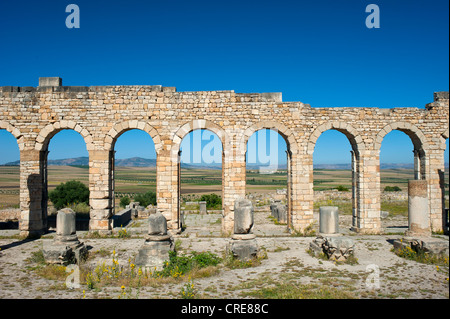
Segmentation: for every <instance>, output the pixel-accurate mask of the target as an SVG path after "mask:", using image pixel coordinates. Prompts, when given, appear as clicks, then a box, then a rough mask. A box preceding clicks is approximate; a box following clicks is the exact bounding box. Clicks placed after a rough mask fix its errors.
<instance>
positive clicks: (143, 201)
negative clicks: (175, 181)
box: [134, 191, 156, 207]
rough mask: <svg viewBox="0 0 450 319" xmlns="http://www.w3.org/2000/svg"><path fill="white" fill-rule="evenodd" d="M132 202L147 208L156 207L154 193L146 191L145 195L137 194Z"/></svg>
mask: <svg viewBox="0 0 450 319" xmlns="http://www.w3.org/2000/svg"><path fill="white" fill-rule="evenodd" d="M134 201H136V202H139V205H141V206H144V207H147V206H148V205H150V204H151V205H156V193H155V192H152V191H148V192H147V193H145V194H138V195H136V196H134Z"/></svg>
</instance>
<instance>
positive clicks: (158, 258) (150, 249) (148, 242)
mask: <svg viewBox="0 0 450 319" xmlns="http://www.w3.org/2000/svg"><path fill="white" fill-rule="evenodd" d="M173 250H174V247H173V239H172V237H171V236H170V235H169V234H168V233H167V220H166V218H165V217H164V216H163V215H162V214H161V213H160V212H156V213H154V214H151V215H150V216H149V218H148V235H147V238H146V239H145V242H144V246H143V247H142V248H141V249H140V250H139V252H138V255H137V257H136V265H138V266H143V267H149V268H151V269H152V270H153V269H154V268H156V270H161V269H162V268H163V266H164V261H166V260H169V252H170V251H173Z"/></svg>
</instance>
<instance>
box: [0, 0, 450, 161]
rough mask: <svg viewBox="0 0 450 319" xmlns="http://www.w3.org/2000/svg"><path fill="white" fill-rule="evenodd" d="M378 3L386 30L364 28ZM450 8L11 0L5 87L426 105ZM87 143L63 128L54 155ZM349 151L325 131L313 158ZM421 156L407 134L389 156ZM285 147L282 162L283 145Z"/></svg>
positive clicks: (387, 148) (2, 6) (442, 4)
mask: <svg viewBox="0 0 450 319" xmlns="http://www.w3.org/2000/svg"><path fill="white" fill-rule="evenodd" d="M70 3H75V4H77V5H78V6H79V8H80V28H79V29H68V28H66V26H65V20H66V17H67V15H68V13H66V12H65V8H66V6H67V5H68V4H70ZM370 3H375V4H377V5H378V6H379V8H380V28H379V29H368V28H367V27H366V25H365V19H366V17H367V15H368V13H366V12H365V8H366V6H367V5H368V4H370ZM448 12H449V3H448V1H447V0H445V1H436V0H435V1H432V2H430V1H428V2H427V1H423V0H420V1H418V0H412V1H406V0H396V1H392V0H390V1H378V0H370V1H362V0H345V1H344V0H337V1H336V0H334V1H331V0H330V1H320V0H319V1H293V0H290V1H287V0H277V1H273V0H271V1H266V0H258V1H249V0H240V1H237V0H227V1H196V0H191V1H178V0H173V1H161V0H160V1H152V0H150V1H143V0H142V1H137V0H127V1H82V0H70V1H63V0H57V1H46V0H42V1H21V2H20V4H18V2H14V1H10V0H3V1H1V2H0V36H1V39H2V41H1V50H0V58H1V59H2V61H3V63H1V64H0V86H3V85H14V86H37V85H38V78H39V77H42V76H60V77H62V78H63V85H83V86H89V85H119V84H120V85H152V84H161V85H163V86H175V87H177V90H178V91H196V90H235V91H236V92H283V100H284V101H301V102H304V103H309V104H311V106H312V107H343V106H354V107H382V108H386V107H387V108H390V107H406V106H410V107H420V108H423V107H424V105H425V104H426V103H429V102H432V100H433V92H434V91H448V89H449V82H448V79H449V71H448V70H449V62H448V59H449V42H448V41H449V40H448V39H449V34H448V33H449V20H448ZM127 136H128V137H127ZM139 136H140V135H136V134H135V133H134V132H130V133H128V134H126V135H125V134H124V135H123V136H122V137H121V139H124V140H126V139H127V138H128V142H123V146H121V147H120V148H119V146H120V143H121V139H119V141H118V144H117V145H116V149H117V150H118V153H117V157H118V158H124V157H131V154H132V153H133V152H132V151H126V150H127V147H129V148H130V150H133V149H136V148H137V147H136V146H138V145H141V143H142V141H141V139H140V137H139ZM77 138H80V137H79V136H78V137H75V134H71V133H70V132H65V131H63V132H61V133H58V134H57V135H56V136H55V137H54V139H53V140H52V141H51V144H50V148H51V149H50V151H51V153H50V158H64V157H73V156H87V152H86V151H85V146H84V143H77V142H76V140H77ZM59 139H61V142H59ZM9 141H10V140H9V139H8V136H7V134H5V133H4V132H0V145H1V148H2V152H1V155H0V163H5V162H8V161H11V160H17V159H18V150H15V149H14V147H17V146H16V145H14V143H10V142H9ZM81 141H82V140H81ZM280 142H282V141H281V140H280ZM149 143H152V142H149ZM282 144H283V143H278V145H282ZM447 144H448V142H447ZM68 145H70V146H69V147H68V149H64V147H67V146H68ZM133 146H135V147H133ZM151 146H152V145H150V146H149V149H152V147H151ZM53 148H54V149H53ZM122 148H124V149H125V151H123V154H124V155H123V156H122V155H121V154H122V153H121V151H120V150H119V149H122ZM322 149H323V150H322ZM349 150H350V144H349V143H348V141H347V140H346V138H345V137H344V136H343V135H342V134H341V133H338V132H331V131H330V132H325V133H324V134H323V135H322V136H321V137H320V138H319V140H318V144H317V147H316V151H315V153H314V160H315V162H316V163H327V162H329V161H332V162H336V163H346V162H349V161H350V155H349ZM411 151H412V144H411V142H410V140H409V139H408V138H407V137H406V135H404V134H403V133H398V132H392V133H390V134H389V135H388V136H387V137H386V139H385V141H384V142H383V145H382V152H381V161H382V162H383V161H384V162H412V152H411ZM75 153H76V154H75ZM277 153H278V154H280V161H282V160H283V159H284V149H280V150H279V152H277ZM152 154H153V155H154V150H147V148H146V149H145V150H143V151H142V152H140V153H139V154H134V153H133V156H141V157H151V156H152ZM330 154H333V156H330ZM384 154H386V155H384ZM446 161H448V147H447V152H446Z"/></svg>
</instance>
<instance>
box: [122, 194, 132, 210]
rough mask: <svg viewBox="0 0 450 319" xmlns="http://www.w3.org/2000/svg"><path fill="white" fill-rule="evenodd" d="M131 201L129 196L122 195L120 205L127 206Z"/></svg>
mask: <svg viewBox="0 0 450 319" xmlns="http://www.w3.org/2000/svg"><path fill="white" fill-rule="evenodd" d="M130 202H131V199H130V198H129V197H128V196H125V197H122V198H121V199H120V207H123V208H125V207H126V206H127V205H129V204H130Z"/></svg>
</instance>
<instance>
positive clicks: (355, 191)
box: [307, 121, 366, 229]
mask: <svg viewBox="0 0 450 319" xmlns="http://www.w3.org/2000/svg"><path fill="white" fill-rule="evenodd" d="M329 130H336V131H338V132H341V133H342V134H344V135H345V137H347V140H348V141H349V142H350V145H351V148H352V152H351V171H352V175H351V181H352V227H353V228H354V229H356V226H357V220H358V219H360V220H362V219H363V217H362V216H361V215H362V214H361V211H362V203H361V193H362V190H361V187H362V183H360V181H361V176H362V170H363V162H362V159H361V156H360V155H361V152H363V151H365V150H366V145H365V143H364V141H363V139H362V137H361V135H360V134H359V132H358V131H357V130H356V129H355V128H354V127H353V126H351V125H350V124H347V123H344V122H339V121H335V122H327V123H324V124H321V125H319V126H318V127H316V129H315V130H314V132H313V133H312V134H311V135H310V137H309V140H308V146H307V154H308V155H309V156H311V165H310V167H309V175H310V178H311V177H312V176H313V175H314V167H313V161H312V157H313V155H314V149H315V146H316V143H317V140H318V138H319V137H320V136H321V135H322V133H324V132H326V131H329ZM311 191H312V193H313V194H314V191H313V187H311ZM313 198H314V195H313Z"/></svg>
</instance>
